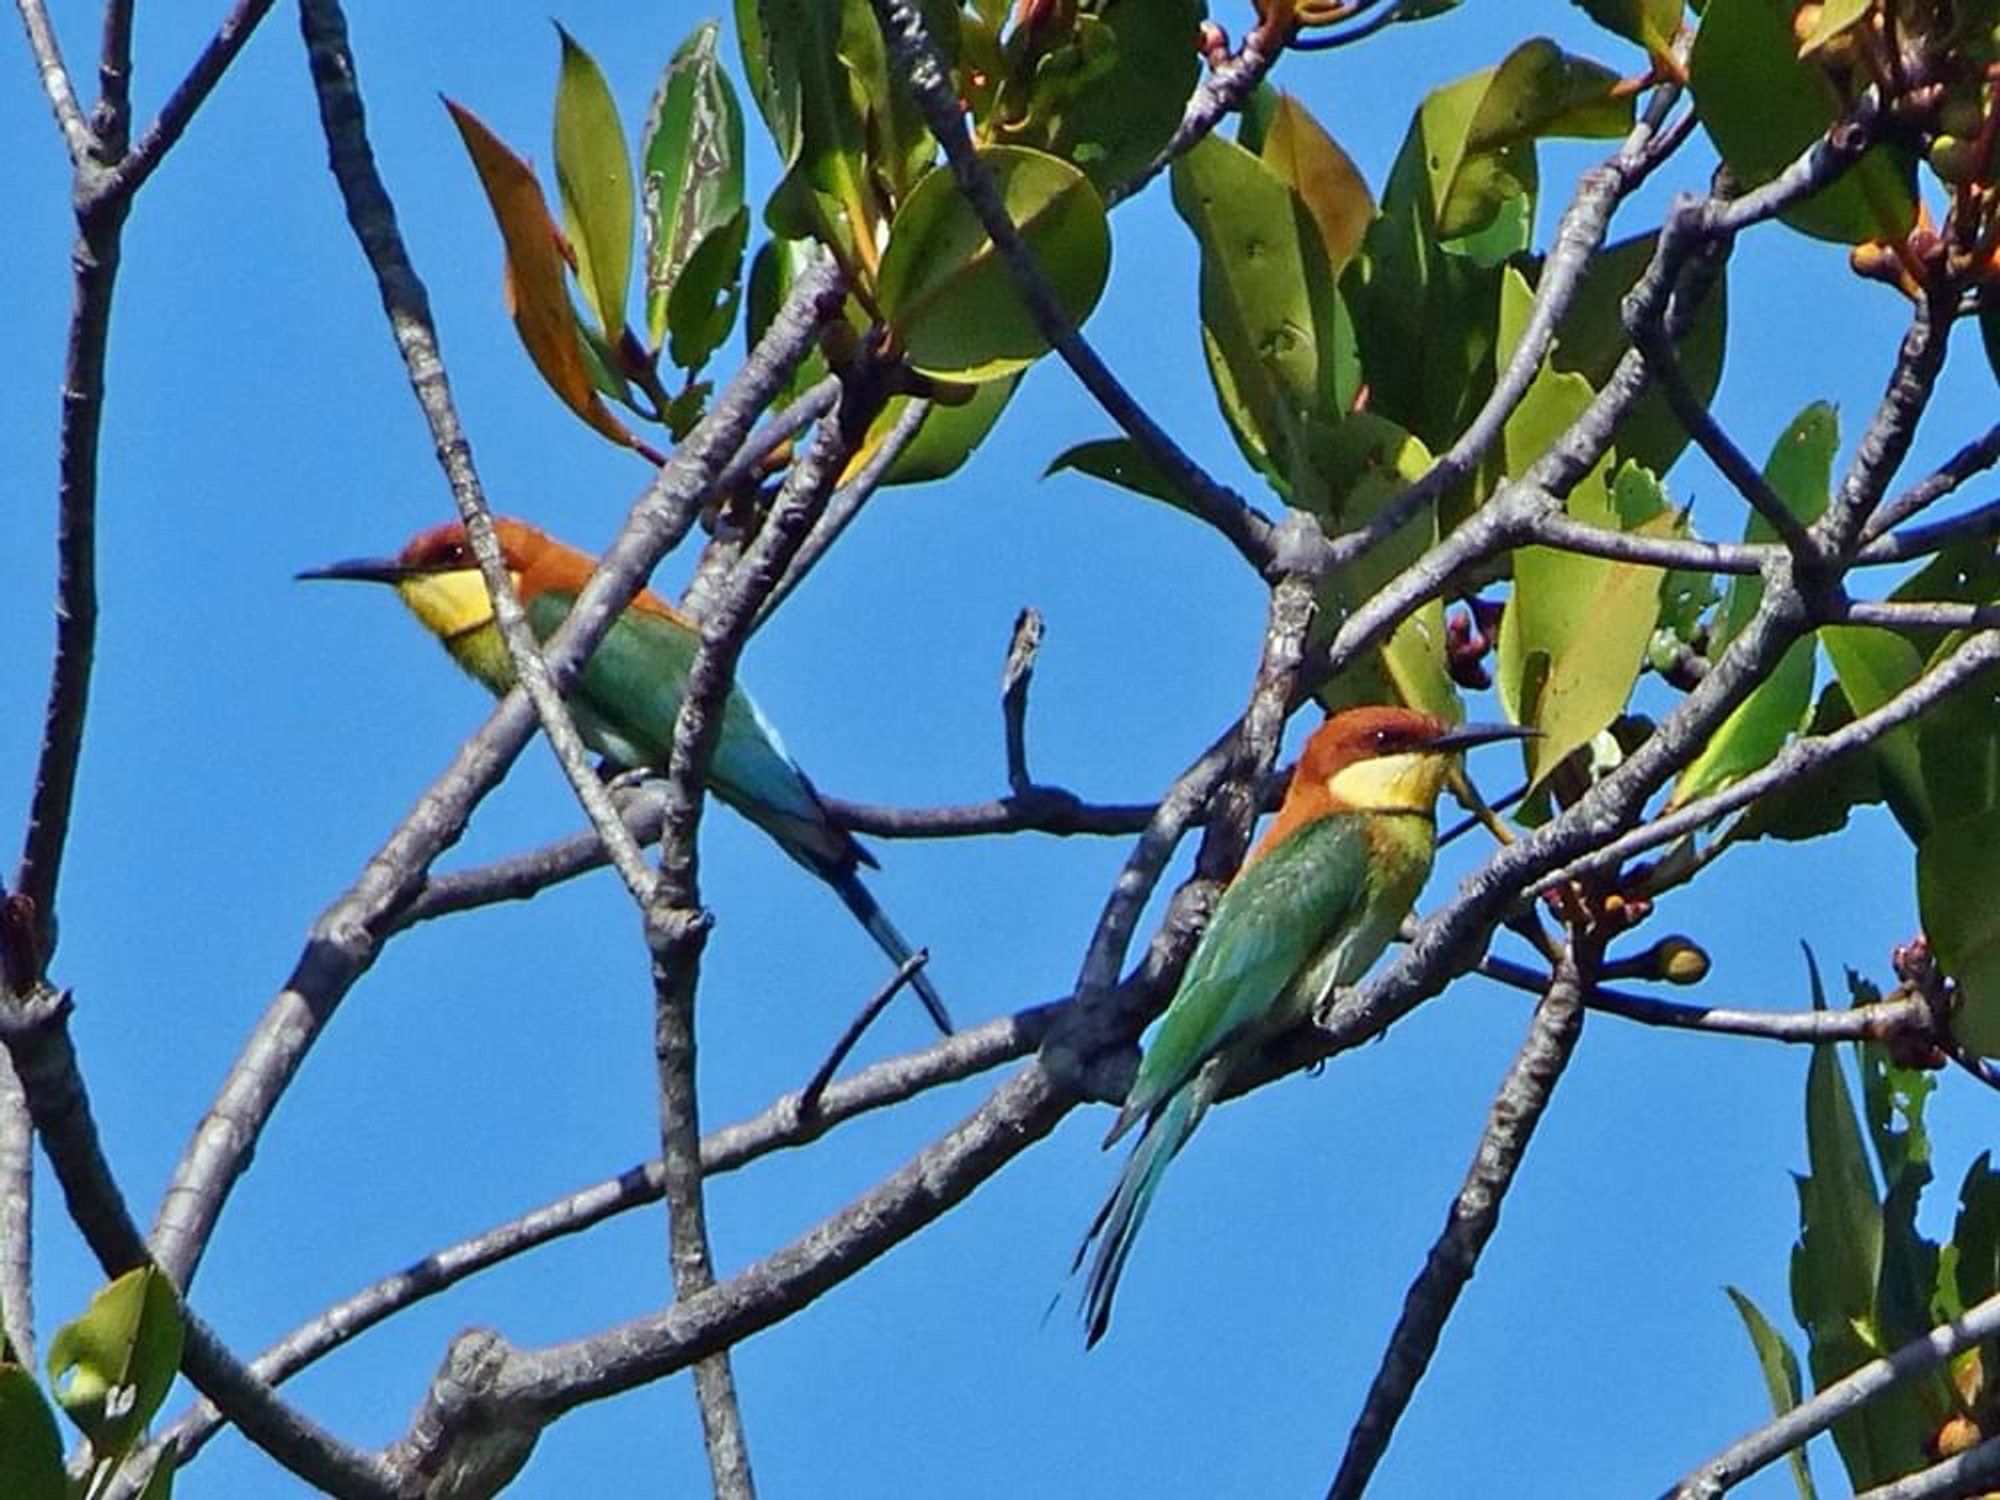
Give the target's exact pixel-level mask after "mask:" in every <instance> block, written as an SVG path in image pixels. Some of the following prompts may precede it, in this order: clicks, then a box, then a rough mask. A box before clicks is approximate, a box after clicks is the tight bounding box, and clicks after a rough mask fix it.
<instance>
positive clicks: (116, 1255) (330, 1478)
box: [0, 984, 395, 1500]
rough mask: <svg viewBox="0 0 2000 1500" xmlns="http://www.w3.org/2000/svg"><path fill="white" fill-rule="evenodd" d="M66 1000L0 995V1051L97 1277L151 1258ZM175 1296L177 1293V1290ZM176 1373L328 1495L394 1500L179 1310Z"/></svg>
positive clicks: (353, 1454)
mask: <svg viewBox="0 0 2000 1500" xmlns="http://www.w3.org/2000/svg"><path fill="white" fill-rule="evenodd" d="M69 1013H70V1000H69V997H68V996H67V995H65V994H61V993H59V992H57V991H56V990H54V989H52V988H50V987H49V986H48V985H46V984H41V985H38V986H36V987H35V988H34V989H32V990H31V991H29V992H27V993H8V994H6V995H4V996H0V1044H4V1046H5V1048H6V1050H7V1054H8V1056H9V1059H10V1061H11V1063H12V1066H13V1072H14V1076H15V1077H17V1078H18V1079H19V1080H20V1084H21V1089H22V1092H23V1094H24V1096H25V1098H26V1102H27V1107H28V1113H29V1116H30V1118H31V1119H32V1120H33V1122H34V1128H35V1133H36V1134H37V1135H38V1136H39V1137H40V1139H41V1142H42V1150H43V1152H44V1153H45V1154H46V1155H47V1157H48V1161H49V1166H50V1167H51V1168H52V1169H53V1171H54V1173H55V1178H56V1183H57V1185H58V1186H59V1187H60V1188H61V1189H62V1193H63V1201H64V1205H65V1207H66V1208H67V1209H68V1211H69V1216H70V1219H71V1221H72V1222H73V1223H75V1225H76V1227H77V1229H78V1231H79V1232H80V1233H81V1234H82V1235H83V1237H84V1241H85V1243H86V1244H88V1245H89V1246H90V1249H91V1253H92V1254H93V1255H94V1256H96V1258H97V1261H98V1264H99V1265H100V1266H101V1267H102V1268H103V1270H104V1272H105V1274H106V1275H107V1276H117V1275H119V1274H121V1273H123V1272H125V1271H129V1270H132V1269H134V1268H136V1267H138V1266H143V1265H145V1264H147V1262H148V1261H149V1260H150V1259H151V1257H150V1256H149V1255H148V1253H147V1249H146V1242H145V1241H144V1240H143V1239H141V1238H140V1235H139V1228H138V1225H137V1224H136V1223H134V1222H133V1219H132V1216H131V1213H130V1212H129V1211H128V1209H127V1208H126V1205H125V1198H124V1195H123V1193H121V1192H120V1191H119V1188H118V1184H117V1181H116V1179H115V1178H113V1176H112V1175H111V1168H110V1166H109V1165H108V1163H107V1162H106V1161H105V1159H104V1150H103V1145H102V1141H101V1139H100V1137H99V1135H98V1131H97V1123H96V1120H95V1118H94V1116H93V1113H92V1110H91V1107H90V1096H89V1094H88V1092H87V1091H86V1089H85V1087H84V1082H83V1074H82V1071H81V1070H80V1069H79V1068H78V1066H77V1061H76V1050H75V1046H74V1044H73V1042H72V1040H71V1038H70V1033H69ZM183 1294H185V1289H183ZM182 1323H183V1325H184V1327H185V1333H186V1337H185V1342H184V1344H183V1348H182V1354H181V1369H182V1371H183V1372H184V1373H185V1374H186V1375H187V1377H188V1379H189V1380H190V1381H191V1382H193V1384H194V1386H195V1388H196V1389H197V1390H199V1391H201V1392H202V1394H203V1395H205V1396H207V1397H208V1398H209V1399H210V1400H211V1401H213V1402H214V1403H215V1404H216V1405H217V1406H218V1407H220V1408H221V1409H222V1410H223V1411H226V1412H227V1413H228V1414H229V1418H230V1420H231V1421H232V1422H234V1423H236V1425H237V1426H239V1427H240V1428H241V1429H242V1430H243V1432H244V1435H245V1436H247V1437H248V1438H250V1440H251V1441H252V1442H254V1443H256V1444H257V1445H258V1446H259V1447H260V1448H262V1449H264V1451H265V1452H267V1453H269V1454H270V1455H271V1457H273V1458H274V1459H276V1460H277V1461H278V1462H279V1463H281V1464H283V1465H284V1466H285V1467H286V1468H288V1469H290V1470H291V1471H292V1472H294V1473H296V1474H298V1475H299V1476H300V1477H302V1478H304V1479H306V1480H307V1481H308V1482H310V1483H313V1484H315V1485H318V1486H319V1487H320V1488H322V1489H327V1490H330V1491H331V1492H333V1493H336V1494H342V1495H355V1496H364V1497H369V1500H395V1497H394V1494H393V1491H392V1489H391V1488H390V1487H389V1486H388V1484H387V1483H386V1482H385V1479H384V1470H383V1468H382V1466H381V1464H380V1463H379V1462H378V1461H377V1460H375V1459H374V1458H372V1457H371V1456H369V1455H366V1454H363V1453H360V1452H358V1451H357V1450H355V1449H352V1448H350V1447H348V1446H347V1445H346V1444H344V1443H342V1442H340V1441H339V1440H338V1439H336V1438H334V1437H332V1436H331V1435H330V1434H328V1433H326V1432H325V1431H323V1430H322V1429H321V1428H319V1427H318V1426H317V1425H315V1424H314V1423H313V1422H311V1421H310V1420H309V1419H307V1418H306V1417H305V1416H304V1415H303V1414H301V1413H299V1412H298V1411H295V1410H294V1409H292V1408H291V1407H290V1406H288V1405H287V1404H286V1403H284V1402H283V1401H281V1400H280V1399H279V1398H278V1397H277V1395H276V1393H275V1392H273V1391H272V1390H271V1388H270V1387H269V1386H268V1385H267V1384H265V1383H264V1382H263V1381H260V1380H258V1379H257V1378H256V1377H255V1376H253V1375H251V1373H250V1372H249V1371H248V1370H246V1369H245V1368H244V1367H243V1365H242V1364H241V1363H240V1362H239V1361H238V1360H237V1359H236V1357H235V1356H234V1355H232V1354H231V1353H230V1352H229V1350H228V1349H227V1348H226V1347H225V1346H224V1345H223V1344H222V1342H221V1341H220V1340H219V1339H218V1338H216V1336H215V1335H214V1333H213V1332H212V1331H211V1330H210V1329H209V1328H208V1325H207V1324H206V1323H204V1322H203V1321H202V1320H201V1318H200V1317H199V1316H197V1315H196V1313H195V1312H194V1310H193V1309H192V1308H190V1307H187V1306H185V1305H183V1307H182Z"/></svg>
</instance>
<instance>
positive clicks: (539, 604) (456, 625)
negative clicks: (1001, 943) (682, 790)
mask: <svg viewBox="0 0 2000 1500" xmlns="http://www.w3.org/2000/svg"><path fill="white" fill-rule="evenodd" d="M493 529H494V531H495V533H496V534H497V535H498V536H499V539H500V550H501V553H502V554H503V555H504V556H505V557H506V559H507V571H508V572H509V573H510V574H512V575H513V579H514V590H515V592H516V593H517V594H519V595H520V599H521V607H522V609H523V610H524V611H525V612H526V614H527V617H528V625H529V627H530V628H531V629H532V630H533V631H534V634H535V639H536V640H538V641H547V640H548V638H549V637H550V636H552V635H554V634H555V631H556V627H557V626H559V625H560V624H562V622H563V620H564V619H565V618H567V617H568V615H569V612H570V607H571V606H572V605H573V604H575V603H576V597H577V595H578V593H579V592H581V591H582V589H583V585H584V582H585V580H587V579H588V578H589V577H590V575H591V574H592V573H593V572H595V571H596V568H597V561H596V559H595V558H593V557H591V556H589V555H588V554H587V553H583V552H579V551H577V550H576V548H574V547H569V546H565V545H564V544H563V543H561V542H559V541H557V540H556V539H555V538H554V537H552V536H550V535H548V534H547V533H546V532H544V531H541V530H539V529H537V528H536V527H533V526H530V525H528V524H527V523H526V522H525V521H515V520H508V519H501V518H496V519H495V520H494V522H493ZM299 577H301V578H351V579H360V580H363V581H366V582H370V583H386V584H389V585H391V586H392V587H393V588H394V589H395V590H396V593H397V594H398V595H399V596H400V597H401V599H402V601H403V603H404V604H405V605H407V606H408V607H409V610H410V613H411V614H413V615H415V616H416V617H417V619H418V620H419V621H421V622H422V623H423V625H424V627H425V629H427V630H429V631H430V632H431V634H432V635H434V636H436V637H437V638H438V639H439V640H440V641H442V642H443V643H444V648H445V650H447V651H449V652H450V653H451V657H452V660H454V661H456V662H457V663H458V664H459V665H460V666H461V667H463V668H464V669H465V670H466V671H467V672H469V673H470V674H471V675H472V676H473V677H475V678H477V679H478V681H479V682H480V683H481V684H482V685H484V686H485V687H486V688H487V689H488V690H490V691H491V692H492V693H493V694H494V695H495V696H499V695H502V694H504V693H506V692H507V691H508V690H509V689H511V688H512V687H513V686H514V663H513V660H512V659H511V658H510V657H509V656H508V655H507V646H506V643H505V642H504V641H503V640H501V638H500V627H499V624H498V622H497V621H496V620H495V619H494V617H493V604H492V601H491V600H490V599H489V598H488V597H487V593H486V583H485V580H484V579H483V578H482V577H481V576H480V573H479V564H478V563H477V561H475V560H474V558H473V555H472V545H471V543H470V542H469V541H468V540H467V539H466V535H465V527H464V526H463V525H462V524H461V523H459V522H457V521H452V522H449V523H447V524H445V525H443V526H437V527H433V528H432V529H431V530H429V531H424V532H420V533H418V535H417V536H416V537H415V538H414V539H413V540H412V541H411V542H410V544H409V545H408V546H406V547H404V548H403V550H402V551H401V552H400V553H398V554H397V555H396V556H395V557H392V558H357V559H354V560H352V561H349V562H339V563H335V564H333V565H332V566H331V567H325V568H313V569H310V570H308V571H306V572H303V573H301V574H299ZM700 645H701V636H700V633H699V631H698V630H697V629H696V627H695V625H694V623H693V621H691V620H690V619H689V618H688V617H687V616H686V615H684V614H682V613H681V612H680V611H679V610H677V609H675V608H674V607H673V606H672V605H671V604H669V603H667V601H666V600H664V599H662V598H660V596H659V595H657V594H655V593H653V592H652V591H651V590H644V591H642V592H641V593H640V594H639V595H638V596H637V597H636V598H634V599H633V601H632V602H631V604H630V605H629V606H627V607H626V610H625V612H624V613H623V614H622V615H620V616H619V618H618V619H617V620H616V621H615V622H614V623H613V624H612V626H611V630H610V632H609V633H608V634H607V635H606V636H605V637H604V640H603V643H602V644H601V645H599V646H598V648H597V650H596V652H595V653H594V654H593V655H592V656H591V658H590V661H589V662H588V664H587V665H585V667H584V669H583V675H582V677H581V679H580V680H579V681H578V683H577V685H576V687H575V688H574V689H573V690H572V691H571V693H570V695H569V699H568V702H569V709H570V714H571V716H572V717H573V718H574V719H575V720H576V728H577V733H578V734H580V735H581V736H582V737H583V741H584V743H585V744H587V745H589V746H590V747H591V749H593V750H595V751H596V752H597V753H598V754H600V755H602V756H603V757H604V758H605V759H606V761H608V762H609V763H610V764H612V765H613V766H616V767H620V768H624V769H638V768H641V767H646V768H650V769H653V770H658V771H664V770H665V769H666V766H667V761H668V758H669V757H670V756H671V754H672V752H673V743H674V718H675V716H676V715H677V714H678V713H679V712H680V706H681V693H682V689H683V688H684V687H685V685H686V683H687V676H688V671H689V669H690V668H692V666H693V665H694V656H695V652H696V650H697V649H698V648H699V647H700ZM708 786H709V789H710V790H711V791H713V792H714V793H715V795H716V796H718V797H720V798H721V799H722V800H723V801H724V802H727V803H728V804H729V805H730V806H731V807H733V808H735V809H736V810H737V811H738V812H740V813H741V814H743V816H744V817H746V818H748V819H749V820H750V821H751V822H752V823H755V824H756V825H757V826H758V827H759V828H761V829H763V830H764V831H765V832H766V833H768V834H769V835H770V836H771V837H772V838H773V839H775V840H777V843H778V847H779V848H780V849H783V850H784V851H785V853H787V854H789V855H790V856H791V857H792V858H793V859H795V860H797V861H798V862H799V863H800V864H802V865H804V866H805V867H806V868H807V869H808V870H810V871H812V872H813V874H815V875H817V876H818V877H819V878H820V879H821V880H824V881H825V882H826V883H827V884H828V885H830V886H832V887H833V890H834V894H836V895H837V896H839V897H840V899H841V901H842V902H844V903H845V904H846V906H847V909H848V910H849V911H851V912H853V913H854V915H855V916H856V917H857V918H859V919H860V922H861V925H862V926H863V927H865V928H867V929H868V935H869V936H870V937H872V938H874V939H875V941H876V942H877V943H878V944H879V945H880V946H881V948H882V951H883V952H884V953H887V954H888V955H889V957H890V958H892V959H894V960H895V961H896V963H898V964H899V965H900V964H902V963H905V962H907V961H908V959H909V957H910V953H911V949H910V945H909V943H908V942H906V941H905V940H904V938H903V935H902V934H901V933H900V932H898V931H897V930H896V927H895V924H894V923H892V922H891V921H890V920H889V918H888V916H887V914H886V913H884V912H883V910H882V908H881V907H880V906H879V905H877V904H876V901H875V898H874V897H873V896H872V895H870V894H869V893H868V888H867V887H866V886H864V885H863V884H862V883H861V876H860V873H859V872H860V867H861V866H862V865H873V864H874V863H875V860H874V858H873V856H871V855H870V854H869V853H868V851H867V850H866V849H864V848H862V847H861V845H860V844H859V843H857V842H856V841H855V839H854V836H853V835H852V834H851V833H849V832H848V831H847V830H846V829H845V828H843V827H841V826H840V824H838V823H836V822H835V821H834V820H833V817H832V815H831V814H829V813H828V812H827V810H826V807H825V805H824V804H823V803H822V802H821V801H820V799H819V794H818V793H817V792H816V791H814V790H813V784H812V782H810V781H809V780H807V779H806V774H805V772H804V771H802V770H800V769H799V766H798V762H796V761H794V760H793V759H792V757H791V756H790V754H788V753H787V752H786V750H785V746H784V742H783V741H782V740H780V739H779V738H778V731H777V730H775V729H773V728H772V727H771V722H770V720H768V719H766V718H765V717H764V715H763V713H762V711H761V710H759V709H758V707H757V705H756V704H755V703H754V702H753V701H751V698H750V695H749V694H748V693H746V692H745V691H744V690H743V689H742V687H740V686H732V687H731V689H730V692H729V699H728V702H727V703H726V704H725V705H724V708H723V713H722V734H721V738H720V739H719V740H718V741H717V743H716V747H715V755H714V758H713V759H712V760H711V761H710V762H709V767H708ZM912 984H913V985H914V987H915V989H916V991H917V994H918V996H919V997H921V999H922V1000H923V1002H924V1007H925V1009H927V1010H928V1011H929V1012H930V1014H931V1019H932V1020H933V1021H935V1022H936V1023H937V1025H938V1028H939V1029H940V1030H941V1031H944V1032H946V1033H949V1032H950V1031H951V1018H950V1016H949V1015H948V1014H947V1013H946V1011H945V1008H944V1001H943V1000H942V999H941V998H940V997H939V995H938V992H937V990H936V989H935V988H934V987H933V986H932V984H931V982H930V980H929V979H928V978H926V977H925V975H924V974H923V972H922V971H921V970H919V971H918V972H917V974H916V976H915V977H914V979H913V980H912Z"/></svg>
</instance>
